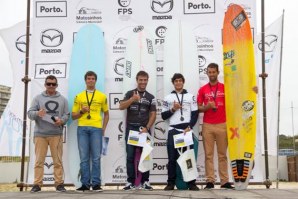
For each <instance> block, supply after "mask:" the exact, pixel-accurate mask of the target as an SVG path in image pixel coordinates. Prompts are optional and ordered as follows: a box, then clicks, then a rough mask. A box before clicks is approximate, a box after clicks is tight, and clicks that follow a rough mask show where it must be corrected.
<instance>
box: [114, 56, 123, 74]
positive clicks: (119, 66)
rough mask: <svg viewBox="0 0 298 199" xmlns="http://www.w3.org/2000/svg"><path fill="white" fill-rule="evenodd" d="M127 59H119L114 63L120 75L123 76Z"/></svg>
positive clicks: (116, 71)
mask: <svg viewBox="0 0 298 199" xmlns="http://www.w3.org/2000/svg"><path fill="white" fill-rule="evenodd" d="M124 65H125V59H124V58H123V57H121V58H119V59H117V60H116V61H115V63H114V71H115V73H116V74H118V75H123V71H124Z"/></svg>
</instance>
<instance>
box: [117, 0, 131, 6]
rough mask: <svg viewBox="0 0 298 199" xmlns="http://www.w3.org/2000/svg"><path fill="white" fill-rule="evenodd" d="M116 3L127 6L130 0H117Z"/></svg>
mask: <svg viewBox="0 0 298 199" xmlns="http://www.w3.org/2000/svg"><path fill="white" fill-rule="evenodd" d="M118 4H119V5H120V6H121V7H127V6H129V4H130V0H118Z"/></svg>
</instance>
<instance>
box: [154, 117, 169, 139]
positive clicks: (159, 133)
mask: <svg viewBox="0 0 298 199" xmlns="http://www.w3.org/2000/svg"><path fill="white" fill-rule="evenodd" d="M164 126H165V122H164V121H163V120H162V121H158V122H156V123H155V131H154V137H155V138H156V139H158V140H166V139H167V138H166V130H165V127H164Z"/></svg>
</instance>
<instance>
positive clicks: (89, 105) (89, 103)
mask: <svg viewBox="0 0 298 199" xmlns="http://www.w3.org/2000/svg"><path fill="white" fill-rule="evenodd" d="M95 91H96V90H94V91H93V93H92V97H91V100H90V101H89V97H88V92H87V90H86V98H87V104H88V107H89V111H88V116H87V118H88V119H90V118H91V117H90V107H91V104H92V101H93V97H94V94H95Z"/></svg>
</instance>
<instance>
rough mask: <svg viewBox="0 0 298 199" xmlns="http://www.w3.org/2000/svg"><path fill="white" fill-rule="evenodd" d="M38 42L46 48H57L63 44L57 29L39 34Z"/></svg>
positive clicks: (60, 33) (61, 36) (61, 35)
mask: <svg viewBox="0 0 298 199" xmlns="http://www.w3.org/2000/svg"><path fill="white" fill-rule="evenodd" d="M40 42H41V43H42V45H44V46H46V47H57V46H59V45H60V44H61V43H62V42H63V34H62V32H61V31H60V30H57V29H47V30H44V31H42V32H41V36H40Z"/></svg>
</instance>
